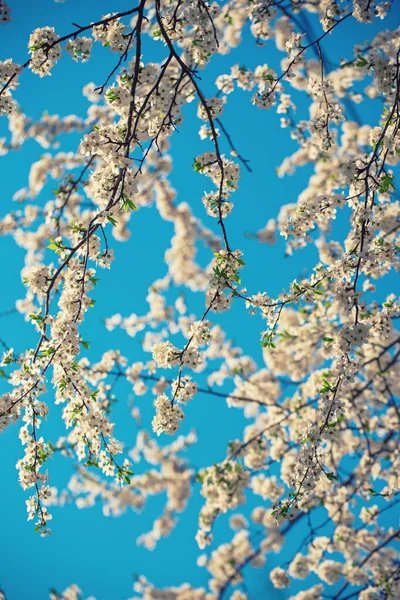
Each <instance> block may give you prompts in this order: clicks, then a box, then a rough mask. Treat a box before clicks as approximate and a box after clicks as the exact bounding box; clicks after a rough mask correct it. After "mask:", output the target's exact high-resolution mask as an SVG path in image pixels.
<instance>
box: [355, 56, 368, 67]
mask: <svg viewBox="0 0 400 600" xmlns="http://www.w3.org/2000/svg"><path fill="white" fill-rule="evenodd" d="M357 58H358V61H357V62H356V67H365V66H366V65H367V64H368V61H367V60H366V59H365V58H364V57H363V56H361V54H359V55H358V57H357Z"/></svg>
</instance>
